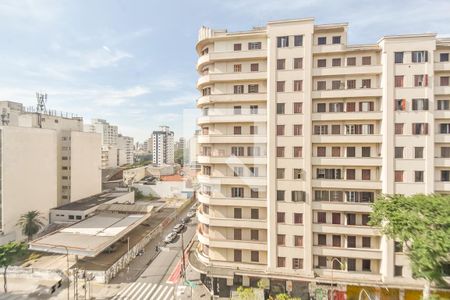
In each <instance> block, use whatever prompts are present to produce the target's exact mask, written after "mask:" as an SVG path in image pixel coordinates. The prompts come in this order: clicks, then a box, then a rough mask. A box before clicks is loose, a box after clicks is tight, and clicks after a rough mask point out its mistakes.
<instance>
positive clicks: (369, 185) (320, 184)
mask: <svg viewBox="0 0 450 300" xmlns="http://www.w3.org/2000/svg"><path fill="white" fill-rule="evenodd" d="M312 186H313V188H336V189H340V188H349V189H362V190H380V189H381V181H375V180H344V179H336V180H333V179H313V180H312Z"/></svg>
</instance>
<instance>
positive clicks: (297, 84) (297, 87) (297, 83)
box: [294, 80, 303, 92]
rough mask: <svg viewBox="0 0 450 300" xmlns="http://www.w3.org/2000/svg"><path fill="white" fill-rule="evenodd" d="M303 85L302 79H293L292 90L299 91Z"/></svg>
mask: <svg viewBox="0 0 450 300" xmlns="http://www.w3.org/2000/svg"><path fill="white" fill-rule="evenodd" d="M302 87H303V80H294V92H301V91H302Z"/></svg>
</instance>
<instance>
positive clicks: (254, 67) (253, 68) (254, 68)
mask: <svg viewBox="0 0 450 300" xmlns="http://www.w3.org/2000/svg"><path fill="white" fill-rule="evenodd" d="M250 71H251V72H258V71H259V64H250Z"/></svg>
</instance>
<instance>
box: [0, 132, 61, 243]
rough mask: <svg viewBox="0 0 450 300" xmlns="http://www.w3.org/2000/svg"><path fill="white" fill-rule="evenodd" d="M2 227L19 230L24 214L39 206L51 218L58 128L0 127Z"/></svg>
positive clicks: (11, 231)
mask: <svg viewBox="0 0 450 300" xmlns="http://www.w3.org/2000/svg"><path fill="white" fill-rule="evenodd" d="M0 131H1V163H2V165H1V197H2V199H1V202H2V207H1V208H2V212H1V214H2V215H1V217H2V231H3V232H4V233H5V234H11V233H14V232H15V233H16V237H17V238H20V237H21V234H20V229H19V228H17V227H16V223H17V221H18V219H19V218H20V216H21V215H22V214H24V213H26V212H29V211H32V210H38V211H40V212H41V213H42V216H43V217H45V218H46V219H48V212H49V209H50V208H52V207H55V206H56V203H57V199H56V194H57V191H56V184H57V179H56V159H55V158H56V132H55V131H54V130H47V129H36V128H20V127H0Z"/></svg>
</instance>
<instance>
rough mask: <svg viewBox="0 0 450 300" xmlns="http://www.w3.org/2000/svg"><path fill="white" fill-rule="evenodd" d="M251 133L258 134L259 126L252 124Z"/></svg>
mask: <svg viewBox="0 0 450 300" xmlns="http://www.w3.org/2000/svg"><path fill="white" fill-rule="evenodd" d="M250 134H251V135H254V134H258V126H255V125H250Z"/></svg>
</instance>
